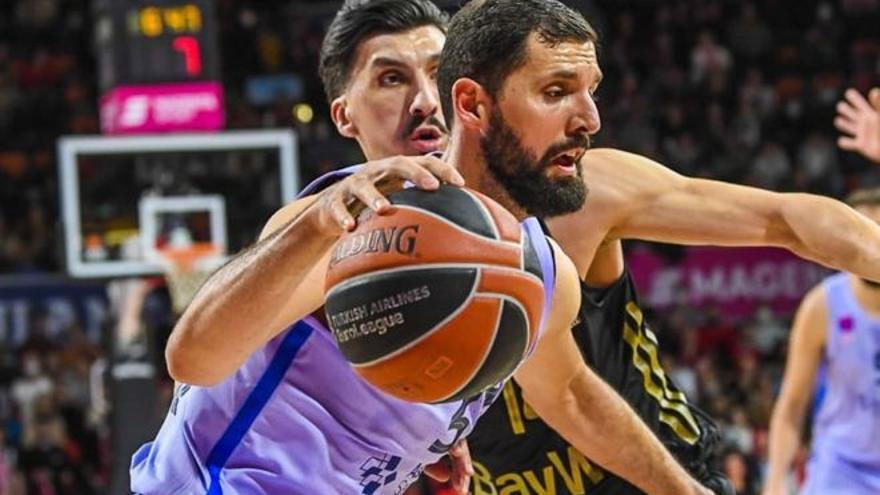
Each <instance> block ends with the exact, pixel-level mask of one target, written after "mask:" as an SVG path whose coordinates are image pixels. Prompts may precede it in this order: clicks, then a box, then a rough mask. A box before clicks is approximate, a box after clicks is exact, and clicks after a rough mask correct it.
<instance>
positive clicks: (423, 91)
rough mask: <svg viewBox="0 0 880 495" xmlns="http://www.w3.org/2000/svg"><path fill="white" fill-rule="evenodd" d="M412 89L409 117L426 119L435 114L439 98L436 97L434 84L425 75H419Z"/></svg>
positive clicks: (435, 85)
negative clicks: (413, 92)
mask: <svg viewBox="0 0 880 495" xmlns="http://www.w3.org/2000/svg"><path fill="white" fill-rule="evenodd" d="M414 88H415V95H413V99H412V103H411V104H410V107H409V113H410V115H419V116H422V117H427V116H429V115H434V114H435V113H437V111H438V109H439V105H440V98H439V97H438V95H437V84H436V82H434V80H433V79H431V78H429V77H427V76H426V75H420V76H419V77H418V78H417V81H416V84H415V86H414Z"/></svg>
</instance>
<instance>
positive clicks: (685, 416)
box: [623, 301, 700, 445]
mask: <svg viewBox="0 0 880 495" xmlns="http://www.w3.org/2000/svg"><path fill="white" fill-rule="evenodd" d="M626 313H627V315H629V316H630V317H631V318H632V319H633V320H634V322H635V325H636V327H637V328H638V330H635V329H633V327H632V326H631V325H630V324H629V321H624V324H623V340H625V341H626V343H627V344H629V346H630V347H631V348H632V351H633V365H635V367H636V369H638V370H639V371H640V372H641V373H642V377H643V383H644V386H645V391H646V392H648V394H649V395H650V396H651V397H654V399H656V400H657V403H658V404H659V405H660V409H661V411H660V421H662V422H663V423H666V424H667V425H669V427H670V428H672V431H674V432H675V434H676V435H678V436H679V438H681V439H682V440H684V441H685V442H687V443H688V444H689V445H694V444H695V443H697V441H698V440H699V439H700V427H699V426H698V424H697V421H696V420H695V419H694V416H693V414H691V411H690V409H689V408H688V406H687V397H685V395H684V394H683V393H681V392H678V391H674V390H670V389H669V383H668V382H667V380H666V374H665V373H664V372H663V368H662V367H661V366H660V358H659V356H658V353H657V338H656V337H655V336H654V334H653V333H652V332H651V331H650V330H649V329H647V328H646V327H645V324H644V315H643V314H642V310H641V309H639V307H638V305H636V303H634V302H632V301H630V302H629V303H627V305H626ZM639 349H641V350H642V351H643V352H644V353H645V354H647V355H648V358H649V360H646V359H645V358H644V356H642V355H641V354H640V353H639ZM652 377H653V378H652ZM654 379H656V380H657V381H659V382H660V385H658V384H657V383H656V382H655V381H654Z"/></svg>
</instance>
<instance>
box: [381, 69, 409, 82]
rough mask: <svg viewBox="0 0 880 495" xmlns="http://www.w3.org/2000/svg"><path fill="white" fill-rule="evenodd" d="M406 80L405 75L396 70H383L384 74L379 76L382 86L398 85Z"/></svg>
mask: <svg viewBox="0 0 880 495" xmlns="http://www.w3.org/2000/svg"><path fill="white" fill-rule="evenodd" d="M405 80H406V78H404V77H403V74H401V73H400V72H399V71H396V70H390V71H388V72H383V73H382V75H380V76H379V84H381V85H382V86H397V85H398V84H401V83H403V82H404V81H405Z"/></svg>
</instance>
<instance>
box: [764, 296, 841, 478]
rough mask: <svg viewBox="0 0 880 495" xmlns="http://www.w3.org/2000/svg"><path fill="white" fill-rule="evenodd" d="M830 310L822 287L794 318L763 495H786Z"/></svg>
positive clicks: (772, 421) (822, 348) (774, 421)
mask: <svg viewBox="0 0 880 495" xmlns="http://www.w3.org/2000/svg"><path fill="white" fill-rule="evenodd" d="M827 322H828V308H827V303H826V299H825V291H824V289H823V287H822V286H821V285H820V286H817V287H815V288H813V290H812V291H810V293H809V294H807V296H806V297H805V298H804V301H803V302H802V303H801V306H800V308H798V311H797V314H796V315H795V319H794V325H793V327H792V331H791V338H790V341H789V347H788V359H787V361H786V363H785V377H784V378H783V381H782V390H781V392H780V394H779V398H778V399H777V400H776V406H775V407H774V408H773V417H772V418H771V420H770V444H769V457H770V459H769V466H768V468H767V480H766V483H765V486H764V491H763V492H762V493H763V495H786V494H787V493H788V487H786V486H785V479H786V475H787V473H788V471H789V468H790V467H791V462H792V460H793V459H794V455H795V453H796V452H797V449H798V447H799V446H800V443H801V442H800V439H801V431H802V428H803V424H804V415H805V414H806V411H807V404H808V403H809V401H810V399H811V398H812V397H813V387H814V386H815V384H816V370H817V369H818V368H819V363H820V361H821V359H822V354H823V351H824V349H825V340H826V326H827Z"/></svg>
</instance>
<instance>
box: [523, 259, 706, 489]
mask: <svg viewBox="0 0 880 495" xmlns="http://www.w3.org/2000/svg"><path fill="white" fill-rule="evenodd" d="M554 251H555V252H556V261H557V262H556V266H557V284H556V293H555V294H556V295H555V300H554V304H553V312H552V313H551V315H550V320H549V321H548V328H547V333H546V335H545V336H544V337H543V338H542V339H541V341H540V342H539V343H538V345H537V347H536V348H535V351H534V352H533V354H532V355H531V356H530V357H529V359H528V360H527V361H526V362H525V364H523V366H522V367H521V368H520V369H519V370H518V371H517V373H516V375H515V379H516V381H517V383H519V384H520V386H521V387H522V389H523V396H524V398H525V399H526V401H528V403H529V404H530V405H531V406H532V407H533V408H534V409H535V412H537V413H538V415H539V416H540V417H541V418H542V419H543V420H544V421H546V422H547V424H549V425H550V426H551V427H553V428H554V429H555V430H556V431H557V432H559V434H561V435H562V436H563V437H564V438H565V439H566V440H567V441H568V442H570V443H571V444H572V445H574V446H575V447H576V448H577V449H578V450H580V451H581V452H582V453H583V454H584V455H586V456H587V457H588V458H590V459H591V460H593V461H595V462H597V463H598V464H600V465H602V466H603V467H604V468H605V469H608V470H609V471H611V472H613V473H615V474H617V475H618V476H621V477H623V478H625V479H627V480H628V481H629V482H630V483H632V484H634V485H635V486H637V487H639V488H640V489H642V490H644V491H645V492H647V493H649V494H658V495H659V494H670V493H675V494H681V495H688V494H710V493H711V492H709V491H708V490H706V489H704V488H702V487H700V486H699V484H698V483H697V482H696V481H695V480H693V479H692V478H691V477H690V476H689V475H688V474H687V472H686V471H685V470H684V469H683V468H682V467H681V466H680V465H679V464H678V462H676V460H675V459H674V458H673V457H672V455H671V454H669V452H667V451H666V449H665V448H664V447H663V445H662V444H661V443H660V441H659V440H657V438H656V437H655V436H654V434H653V433H652V432H651V431H650V430H649V429H648V427H647V426H646V425H645V424H644V423H643V422H642V421H641V419H640V418H639V417H638V416H637V415H636V414H635V412H634V411H633V410H632V409H631V408H630V407H629V405H627V403H626V402H625V401H624V400H623V399H622V398H621V397H620V396H619V395H617V393H616V392H614V390H612V389H611V387H609V386H608V385H607V384H606V383H605V382H603V381H602V380H601V379H600V378H599V377H598V376H597V375H596V374H595V373H594V372H593V371H592V370H590V369H589V368H588V367H587V365H586V363H584V360H583V358H582V357H581V355H580V352H579V350H578V348H577V345H576V344H575V342H574V338H573V337H572V335H571V329H570V328H571V323H572V321H573V320H574V317H575V315H576V313H577V311H578V308H579V306H580V286H579V284H578V279H577V274H576V272H575V268H574V265H573V264H572V262H571V260H569V259H568V258H567V257H566V256H565V255H562V254H560V253H561V251H560V250H559V249H558V247H557V248H555V249H554Z"/></svg>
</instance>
